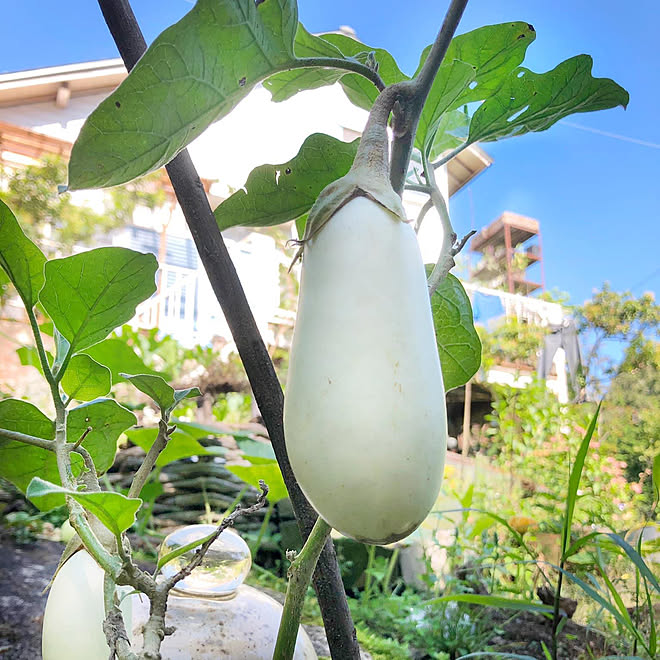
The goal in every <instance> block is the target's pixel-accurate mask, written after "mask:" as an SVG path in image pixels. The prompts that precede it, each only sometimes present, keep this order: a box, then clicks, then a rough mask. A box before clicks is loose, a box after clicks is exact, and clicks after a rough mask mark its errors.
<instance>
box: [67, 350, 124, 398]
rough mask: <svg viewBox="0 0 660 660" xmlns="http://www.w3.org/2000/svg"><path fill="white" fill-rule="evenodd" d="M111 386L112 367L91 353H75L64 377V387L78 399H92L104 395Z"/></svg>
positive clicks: (72, 396)
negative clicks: (99, 361) (90, 354)
mask: <svg viewBox="0 0 660 660" xmlns="http://www.w3.org/2000/svg"><path fill="white" fill-rule="evenodd" d="M111 386H112V378H111V376H110V369H108V368H107V367H104V366H103V365H102V364H99V363H98V362H97V361H96V360H93V359H92V358H91V357H89V355H74V356H73V357H72V358H71V360H70V362H69V366H68V367H67V370H66V372H65V373H64V376H63V377H62V389H63V390H64V391H65V392H66V393H67V394H68V395H69V396H70V397H71V398H72V399H76V400H77V401H91V400H92V399H97V398H98V397H100V396H104V395H106V394H107V393H108V392H109V391H110V387H111Z"/></svg>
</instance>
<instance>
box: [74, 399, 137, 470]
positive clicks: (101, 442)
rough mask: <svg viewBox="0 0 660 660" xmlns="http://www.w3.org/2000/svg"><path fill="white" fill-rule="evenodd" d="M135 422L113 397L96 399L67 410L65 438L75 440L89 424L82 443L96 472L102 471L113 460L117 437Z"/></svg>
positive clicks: (132, 415)
mask: <svg viewBox="0 0 660 660" xmlns="http://www.w3.org/2000/svg"><path fill="white" fill-rule="evenodd" d="M135 422H136V419H135V415H134V414H133V413H132V412H131V411H130V410H126V408H124V407H123V406H120V405H119V404H118V403H117V402H116V401H115V400H114V399H97V400H96V401H90V402H89V403H84V404H83V405H81V406H78V407H76V408H73V409H72V410H71V411H69V415H68V416H67V440H68V441H69V442H76V441H77V440H79V439H80V438H81V437H82V435H83V434H84V433H85V432H86V431H87V429H88V428H90V427H91V429H92V430H91V431H89V432H88V433H87V435H86V436H85V439H84V441H83V444H82V446H83V447H85V449H87V451H88V452H89V453H90V454H91V456H92V459H93V460H94V465H95V466H96V470H97V472H98V473H99V474H103V473H104V472H106V471H107V470H108V469H109V468H110V466H111V465H112V464H113V462H114V460H115V454H116V453H117V440H118V439H119V436H120V435H121V434H122V433H123V432H124V431H126V429H128V428H130V427H131V426H133V424H135Z"/></svg>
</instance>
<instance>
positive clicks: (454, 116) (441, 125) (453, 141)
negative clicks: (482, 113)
mask: <svg viewBox="0 0 660 660" xmlns="http://www.w3.org/2000/svg"><path fill="white" fill-rule="evenodd" d="M469 127H470V115H468V114H467V113H466V112H463V111H462V110H450V111H448V112H445V113H444V114H443V115H442V117H440V119H439V120H438V121H437V123H436V125H435V129H434V131H435V135H434V137H433V139H432V141H431V144H430V146H429V147H428V149H429V160H430V161H431V162H433V161H435V160H437V159H438V158H440V156H441V155H442V154H443V153H444V152H445V151H449V150H450V149H455V148H456V147H458V146H459V145H460V144H463V142H465V140H467V136H468V131H469V130H470V128H469Z"/></svg>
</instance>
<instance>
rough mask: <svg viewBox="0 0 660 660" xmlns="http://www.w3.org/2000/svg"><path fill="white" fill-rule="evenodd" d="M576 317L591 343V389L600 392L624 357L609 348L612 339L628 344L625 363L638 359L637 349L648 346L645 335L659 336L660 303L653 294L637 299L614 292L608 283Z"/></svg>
mask: <svg viewBox="0 0 660 660" xmlns="http://www.w3.org/2000/svg"><path fill="white" fill-rule="evenodd" d="M576 318H577V322H578V328H579V330H580V332H581V333H582V337H583V338H585V339H586V340H587V341H588V342H589V344H590V346H589V349H588V351H587V352H586V357H585V359H584V378H585V381H586V385H587V389H588V391H590V392H591V393H593V394H596V395H598V394H600V393H602V392H603V391H604V390H605V389H606V385H607V383H608V382H609V381H610V380H611V379H612V378H613V377H614V376H615V375H616V373H617V371H618V367H617V362H619V361H620V360H621V358H620V355H621V353H620V351H619V352H618V356H617V355H616V354H613V352H612V351H611V350H609V348H610V346H611V342H619V345H621V344H624V349H623V350H624V352H625V356H626V357H625V359H624V360H623V363H625V362H626V360H628V361H629V360H634V359H635V354H636V351H639V350H642V349H644V346H645V343H644V338H645V337H646V338H649V337H652V336H657V335H658V329H659V328H660V306H659V305H657V304H656V302H655V298H654V296H653V294H652V293H644V294H642V295H641V296H639V297H638V298H636V297H635V296H633V295H632V293H631V292H630V291H625V292H624V293H617V292H615V291H612V289H611V288H610V285H609V284H608V283H607V282H606V283H605V284H603V288H602V289H601V290H600V291H596V292H595V293H594V296H593V298H592V299H591V300H589V301H587V302H586V303H585V304H584V305H582V306H581V307H578V308H577V309H576ZM608 343H610V346H608ZM633 347H634V348H633ZM628 348H630V349H631V351H630V352H628ZM644 350H645V349H644ZM615 353H616V352H615ZM637 357H638V358H639V355H638V356H637Z"/></svg>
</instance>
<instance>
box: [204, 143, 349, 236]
mask: <svg viewBox="0 0 660 660" xmlns="http://www.w3.org/2000/svg"><path fill="white" fill-rule="evenodd" d="M357 145H358V140H355V141H353V142H351V143H346V142H342V141H341V140H337V139H335V138H333V137H330V136H329V135H324V134H323V133H314V134H312V135H310V136H309V137H308V138H306V139H305V141H304V142H303V145H302V146H301V147H300V151H298V153H297V154H296V156H294V158H292V159H291V160H290V161H288V162H287V163H282V164H281V165H260V166H259V167H257V168H255V169H254V170H252V172H250V176H248V180H247V182H246V183H245V186H244V188H242V189H241V190H238V191H237V192H235V193H234V194H233V195H232V196H231V197H229V198H227V199H226V200H225V201H224V202H222V204H220V206H218V207H217V208H216V209H215V217H216V220H217V221H218V226H219V227H220V229H221V230H223V229H227V228H228V227H233V226H234V225H242V226H247V227H267V226H271V225H278V224H281V223H283V222H287V221H289V220H295V219H296V218H298V217H299V216H301V215H302V214H303V213H306V212H307V211H308V210H309V209H310V208H311V207H312V205H313V204H314V202H315V201H316V198H317V197H318V195H319V193H320V192H321V191H322V190H323V189H324V188H325V187H326V186H327V185H328V184H329V183H332V182H333V181H335V180H336V179H338V178H339V177H342V176H344V174H346V172H348V170H349V169H350V167H351V165H352V164H353V159H354V158H355V154H356V152H357Z"/></svg>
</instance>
